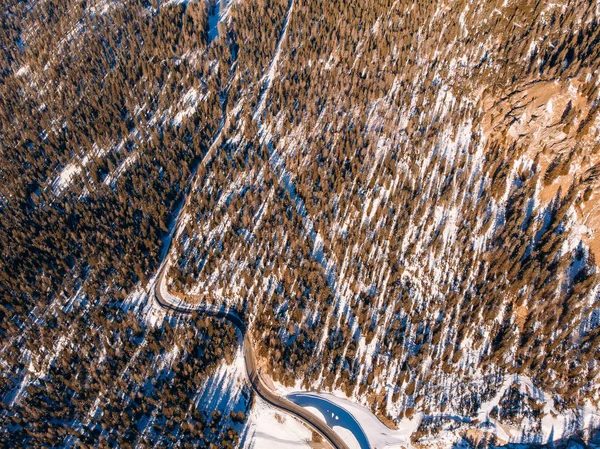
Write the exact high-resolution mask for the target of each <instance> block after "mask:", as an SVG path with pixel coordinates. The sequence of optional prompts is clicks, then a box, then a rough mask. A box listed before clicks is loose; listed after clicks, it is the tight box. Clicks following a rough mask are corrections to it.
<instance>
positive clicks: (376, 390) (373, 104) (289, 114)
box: [0, 0, 600, 447]
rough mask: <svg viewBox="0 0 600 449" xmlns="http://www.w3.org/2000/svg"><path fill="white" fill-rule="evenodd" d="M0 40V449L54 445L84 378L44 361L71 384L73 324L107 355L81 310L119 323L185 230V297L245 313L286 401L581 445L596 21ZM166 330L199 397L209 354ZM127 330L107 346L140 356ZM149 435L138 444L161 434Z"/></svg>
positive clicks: (134, 6) (148, 9) (263, 3)
mask: <svg viewBox="0 0 600 449" xmlns="http://www.w3.org/2000/svg"><path fill="white" fill-rule="evenodd" d="M0 17H1V20H2V27H0V29H1V32H2V36H1V38H0V39H1V42H2V46H1V47H0V48H1V50H0V58H1V59H0V61H2V63H1V64H0V105H1V106H0V144H1V146H0V148H1V158H2V160H1V163H0V173H1V177H0V214H1V215H2V220H1V223H0V242H1V243H0V249H1V251H2V262H1V266H0V292H1V294H2V298H3V301H2V306H1V308H0V323H1V326H0V336H1V338H2V348H3V349H2V355H1V358H0V363H1V365H0V366H2V376H1V378H0V394H1V396H2V398H3V404H4V405H3V407H4V408H3V409H0V414H1V416H2V417H10V420H8V421H6V422H7V424H5V426H6V427H5V430H9V432H7V435H10V434H12V435H14V437H13V439H12V440H10V438H11V437H7V438H9V439H7V440H6V441H13V442H14V441H18V440H20V439H23V438H31V439H32V440H28V441H33V442H35V441H38V442H40V441H44V440H43V439H42V438H43V437H42V436H41V431H40V430H39V429H38V428H37V427H36V426H37V424H36V423H42V422H43V419H41V416H42V415H43V413H44V410H46V408H45V407H49V406H48V405H47V404H48V400H47V399H44V398H43V397H42V396H41V395H42V392H44V391H46V392H47V391H48V389H53V388H56V386H55V385H69V382H72V381H70V380H69V379H65V376H64V374H63V373H62V372H59V373H54V372H53V371H51V370H47V369H42V370H40V366H45V365H48V366H50V367H51V366H58V364H59V363H60V364H62V365H64V368H65V369H66V366H68V365H69V364H71V365H75V364H76V363H77V362H76V361H73V360H72V359H64V361H63V359H62V358H61V357H63V356H62V355H60V354H62V353H63V352H62V348H76V347H77V344H78V343H77V340H76V337H75V336H74V335H75V334H71V333H69V332H68V329H69V326H70V325H71V323H79V324H77V325H75V326H74V329H81V332H83V334H86V335H87V336H86V337H77V338H78V339H79V338H81V339H82V340H81V342H82V344H83V343H84V342H85V341H88V340H86V338H89V339H90V340H89V341H94V340H93V339H94V338H99V337H97V336H96V334H95V332H102V330H103V329H105V328H104V322H103V320H102V319H101V318H99V317H96V316H95V315H90V314H91V313H94V312H93V311H95V310H104V311H106V310H107V309H106V308H109V309H110V310H111V311H110V313H108V312H107V316H108V320H109V322H114V323H120V322H121V321H120V320H121V319H122V318H120V317H121V314H122V313H123V312H119V310H122V309H127V308H128V307H129V304H130V302H131V298H132V295H135V294H138V293H139V292H140V291H145V290H147V289H148V287H149V285H150V284H151V283H152V279H153V277H154V276H155V275H156V270H157V268H158V266H159V264H160V262H161V261H162V260H164V258H165V256H166V254H165V252H166V248H167V247H168V244H169V242H170V239H171V238H172V237H173V236H174V253H173V255H174V263H173V264H172V265H171V267H170V270H169V272H168V278H169V282H168V287H169V289H170V291H171V293H172V294H176V295H179V296H180V297H181V298H182V299H185V300H186V301H195V302H203V303H204V302H208V303H214V304H217V305H222V304H226V305H229V306H232V307H235V308H236V309H238V310H240V311H241V312H242V313H244V314H245V317H246V319H247V321H248V323H249V328H250V329H251V332H252V333H253V337H254V338H253V340H254V341H255V342H257V344H258V347H257V348H256V353H257V356H258V358H259V362H260V363H261V365H262V367H263V369H264V370H265V371H268V372H269V373H270V374H271V376H272V377H273V379H274V380H275V381H277V382H279V383H280V384H283V385H288V386H290V385H294V386H295V387H297V388H301V389H310V390H317V389H319V390H325V391H335V392H336V393H337V394H339V395H346V396H348V397H349V398H351V399H352V400H354V401H356V402H359V403H361V404H363V405H366V406H367V407H369V408H370V409H371V410H372V411H373V412H374V413H375V414H376V415H377V416H378V417H379V418H380V419H382V420H383V421H384V422H385V423H386V424H387V425H388V426H390V427H398V426H399V427H401V428H408V427H407V426H414V425H415V421H414V420H418V423H419V424H418V425H417V426H416V427H417V430H415V431H414V432H413V433H412V435H411V444H412V445H415V446H421V445H444V446H449V445H452V444H454V443H457V442H460V441H463V442H465V441H466V442H469V444H475V443H478V442H481V441H483V442H486V443H494V444H504V443H508V442H523V443H546V442H549V441H555V440H561V439H566V438H569V437H571V436H573V435H577V436H579V437H581V438H583V439H584V440H585V441H588V442H589V441H591V440H593V435H594V430H595V429H596V428H598V426H599V425H600V415H599V412H598V409H599V406H600V404H599V401H600V391H599V387H600V381H599V373H600V367H599V365H598V360H599V359H600V299H599V296H598V294H599V288H598V285H599V278H598V268H597V262H596V258H597V257H598V256H600V253H599V252H600V240H599V239H600V237H599V235H600V234H599V233H598V231H599V227H600V215H599V213H598V199H599V198H600V196H599V195H600V184H599V182H600V181H599V180H598V171H599V170H600V169H599V165H598V164H599V163H600V152H599V151H600V98H599V90H598V89H599V82H600V79H599V71H598V69H599V65H600V26H599V24H598V20H600V6H599V5H598V4H596V3H595V2H591V1H576V2H571V3H564V4H561V3H551V2H543V1H516V0H503V1H489V2H484V3H481V2H469V1H462V0H457V1H453V2H452V1H436V2H430V1H423V2H404V1H401V0H395V1H394V0H368V1H365V2H341V1H321V0H311V1H305V0H290V1H288V0H260V1H257V2H250V1H246V0H237V1H232V2H217V3H216V4H215V3H210V2H205V1H189V2H188V1H160V0H152V1H146V0H127V1H125V2H113V1H109V0H103V1H100V2H89V1H79V0H72V1H61V2H59V1H54V0H43V1H41V0H40V1H25V2H21V1H17V0H11V1H9V2H8V3H7V5H6V7H5V8H4V10H3V11H2V13H1V14H0ZM200 161H204V162H203V163H200ZM179 214H181V215H179ZM178 216H179V217H182V219H181V221H178V222H175V218H176V217H178ZM177 225H178V226H177ZM136 310H138V309H136ZM92 318H93V320H101V321H102V324H100V323H96V324H93V323H95V321H94V322H93V323H92V324H91V325H90V324H88V322H89V320H91V319H92ZM127 319H128V320H135V319H136V318H135V317H129V318H127ZM139 320H140V324H139V326H141V328H143V329H145V327H146V326H148V328H149V329H156V328H158V329H160V327H161V326H160V325H161V324H162V323H163V321H162V319H159V320H154V321H153V320H149V319H148V317H147V316H145V315H141V316H140V317H139ZM150 321H152V322H150ZM132 322H133V321H132ZM111 326H116V327H118V326H117V325H116V324H114V325H111ZM177 326H181V329H188V327H189V329H190V330H189V331H187V330H186V331H185V332H188V334H189V338H190V339H194V340H197V342H194V343H191V342H186V343H185V345H190V344H194V345H197V346H198V347H197V348H196V346H194V347H193V348H191V347H190V348H188V347H187V346H185V345H184V346H181V345H180V346H181V348H182V349H181V351H182V353H184V354H187V355H185V356H181V364H182V368H181V369H182V370H183V371H184V372H188V371H189V369H188V368H186V367H187V366H194V367H195V369H197V370H198V373H199V374H198V376H199V378H198V381H199V382H200V383H201V382H203V379H206V378H208V377H209V376H210V374H211V372H212V371H211V370H212V369H214V367H212V365H211V363H212V362H211V361H212V359H210V357H213V356H216V357H219V355H220V354H221V353H220V352H219V351H218V349H219V348H220V347H214V346H211V345H210V344H209V342H208V341H207V340H206V339H204V338H203V337H202V336H203V335H204V334H203V332H204V329H205V324H203V325H199V324H198V322H197V320H191V322H190V323H180V324H177V325H176V329H179V327H177ZM87 328H89V329H93V331H92V330H90V331H89V335H88V333H87V331H86V330H85V329H87ZM77 332H79V331H77ZM123 332H124V331H116V330H111V331H110V332H109V331H107V338H114V339H115V341H114V342H111V343H110V346H111V347H114V348H115V351H117V352H118V348H119V347H123V348H128V347H129V346H128V345H130V344H132V343H131V342H132V341H135V342H136V344H141V343H140V342H141V340H140V338H141V337H140V336H139V335H138V336H136V335H137V334H136V335H133V334H132V335H130V336H129V334H127V333H125V334H124V333H123ZM140 332H142V331H140ZM143 332H155V331H151V330H148V331H146V330H144V331H143ZM156 332H161V331H160V330H156ZM181 332H184V331H183V330H182V331H181ZM224 332H225V331H224ZM40 335H41V336H43V338H40ZM111 335H112V336H111ZM144 335H146V334H144ZM113 336H114V337H113ZM198 336H200V338H198ZM144 338H146V337H144ZM170 338H171V334H169V331H167V334H166V337H165V341H170V340H169V339H170ZM208 340H210V339H208ZM232 345H233V346H235V343H233V342H232ZM57 348H58V350H57ZM155 349H156V351H155V355H153V356H152V357H155V358H156V359H157V360H159V359H160V358H161V357H164V354H163V353H162V352H161V351H162V350H161V349H160V348H158V347H157V348H155ZM163 349H164V348H163ZM230 349H233V348H224V347H223V348H221V350H223V351H226V350H230ZM123 350H124V351H126V349H123ZM125 353H126V354H129V353H128V352H125ZM52 354H58V355H56V359H54V357H55V356H54V355H52ZM68 354H70V353H68ZM194 354H195V355H194ZM201 354H202V356H200V355H201ZM109 355H110V357H108V356H107V357H106V358H102V357H101V358H100V359H99V360H95V359H93V358H92V359H90V361H88V362H86V363H94V364H99V365H100V366H103V364H105V363H110V360H112V358H113V354H112V353H111V354H109ZM69 357H70V355H69ZM85 357H91V356H90V355H89V354H85ZM148 357H150V355H149V356H148ZM195 357H201V359H202V360H203V362H202V364H200V365H201V366H200V365H199V366H196V365H195V363H198V362H194V360H195ZM53 360H56V361H53ZM115 363H117V364H118V363H119V362H115ZM141 363H142V365H140V366H143V367H144V368H140V370H142V369H143V370H145V371H143V373H144V375H145V376H155V377H157V379H159V381H160V379H161V374H160V372H158V371H157V372H155V373H154V374H151V368H150V367H147V366H146V364H147V361H143V362H141ZM84 365H85V364H84ZM150 366H151V367H154V368H152V369H156V367H157V365H156V364H152V363H150ZM82 369H83V368H82ZM85 369H87V368H85ZM175 372H177V371H175ZM127 379H128V378H126V379H125V382H129V381H128V380H127ZM119 382H121V381H119ZM136 382H138V383H137V384H136V385H141V384H140V383H139V382H142V380H141V378H140V379H138V380H135V379H134V382H133V383H134V384H135V383H136ZM182 385H183V386H182V387H181V391H182V392H181V393H177V394H180V398H181V400H182V401H183V402H182V404H184V403H185V401H186V400H187V399H186V398H188V399H189V398H193V397H195V396H194V395H195V394H196V393H194V390H193V388H192V387H191V386H186V385H184V384H182ZM84 387H85V386H78V388H71V390H72V391H73V392H74V393H75V394H74V395H73V397H74V398H77V397H78V394H79V393H78V392H79V391H80V388H84ZM69 388H70V387H69ZM94 388H95V387H94ZM120 388H122V391H123V392H127V393H126V394H129V393H130V392H132V391H136V389H137V388H138V387H136V386H134V385H133V384H131V385H130V383H125V384H123V385H120ZM190 388H192V389H190ZM159 390H160V389H158V390H157V391H159ZM86 391H87V390H86ZM92 391H93V392H94V393H88V395H89V396H90V398H91V397H92V396H93V397H94V398H97V399H95V400H96V401H97V402H98V404H104V402H102V401H103V399H102V396H98V393H97V392H96V390H94V389H92ZM131 394H134V393H131ZM173 394H176V393H173ZM52 400H53V401H58V402H59V403H61V404H62V403H63V402H64V401H67V400H72V399H70V398H66V397H64V398H62V399H60V400H58V399H55V398H54V397H52ZM131 400H132V401H135V398H134V397H133V396H132V398H131ZM156 400H158V399H156V398H154V397H153V399H152V401H156ZM27 404H34V405H35V406H36V407H38V406H39V407H40V408H39V409H37V408H36V407H33V406H31V407H30V408H31V409H32V410H33V412H29V411H27V412H25V411H24V410H26V409H27V407H26V405H27ZM40 404H46V405H44V406H41V405H40ZM81 404H87V402H85V403H81ZM98 404H97V405H98ZM111 404H112V402H111ZM131 404H132V402H128V401H125V402H123V403H119V405H115V406H114V407H116V410H117V411H118V413H117V412H115V413H116V414H115V417H116V416H119V413H138V412H129V408H128V407H131V406H132V405H131ZM152 404H153V407H154V406H156V402H152ZM186 404H187V403H186ZM244 404H246V406H247V407H249V406H250V404H251V401H250V402H247V403H246V402H244ZM188 406H189V404H188V405H186V406H185V407H184V406H183V405H182V406H181V407H183V409H186V410H188V411H187V412H185V413H183V414H182V415H180V419H182V420H190V421H189V422H192V421H193V422H195V421H194V420H195V419H196V418H194V414H193V410H195V409H194V407H193V406H190V407H189V408H186V407H188ZM85 407H86V406H84V405H81V410H84V409H85ZM183 409H182V410H183ZM113 411H114V410H111V413H112V412H113ZM28 413H34V415H31V414H28ZM153 413H155V414H156V413H158V412H153ZM160 413H161V414H162V413H163V411H162V410H161V411H160ZM106 414H107V415H106V416H109V412H108V411H107V412H106ZM99 416H100V415H99ZM132 416H133V415H132ZM136 416H138V415H136ZM140 416H141V415H140ZM144 416H146V415H144ZM152 416H154V415H152ZM160 416H162V415H160ZM171 416H172V415H171ZM169 417H170V416H167V417H166V418H165V419H167V418H169ZM69 419H70V421H68V420H66V419H63V418H62V416H61V417H57V418H56V420H53V421H52V425H55V426H57V427H58V428H59V429H60V430H52V432H58V435H59V436H57V434H56V433H55V434H53V438H54V440H55V441H57V440H56V439H57V438H59V437H60V440H59V441H60V442H61V443H60V444H63V445H67V446H68V445H73V444H75V441H76V440H77V441H78V442H85V443H86V444H92V445H97V443H98V441H100V440H99V438H104V440H102V441H105V442H106V444H108V445H113V446H114V445H123V444H124V442H123V441H121V440H119V439H118V437H119V433H120V432H119V430H118V427H114V428H113V427H112V426H113V425H114V424H113V422H114V421H115V420H105V421H104V422H103V423H101V422H98V423H93V422H92V421H90V422H92V424H89V422H88V424H85V423H86V421H85V420H82V418H81V417H77V416H76V417H72V416H71V417H69ZM131 419H133V418H131ZM160 419H162V418H160ZM202 419H203V420H204V421H203V422H206V423H209V422H213V423H214V424H213V430H212V431H211V432H206V433H205V436H206V438H204V439H202V440H200V439H198V438H197V435H193V434H185V438H188V440H186V441H188V442H190V444H202V445H206V446H207V447H208V446H209V445H210V444H211V443H212V444H220V445H224V444H235V441H238V437H237V432H238V431H240V430H241V426H243V422H244V421H245V415H244V416H238V414H237V413H236V415H234V416H233V417H231V420H229V421H227V420H221V418H220V417H219V419H214V420H213V421H211V419H212V418H209V417H208V416H203V418H202ZM234 421H235V422H237V424H235V423H234ZM23 422H32V423H34V424H32V425H33V427H34V429H33V430H27V428H24V427H23V426H22V423H23ZM144 422H146V421H139V425H138V426H137V427H136V428H137V433H136V434H135V435H130V441H129V440H128V442H129V443H131V441H133V442H141V441H146V440H143V439H144V438H146V439H147V441H146V442H147V443H148V444H152V443H153V441H152V440H153V439H156V438H158V436H157V435H155V434H152V433H150V434H149V433H148V432H144V430H143V429H144V425H143V423H144ZM408 422H410V424H407V423H408ZM81 423H83V425H82V424H81ZM238 424H239V425H238ZM236 425H237V427H236ZM228 426H229V427H228ZM410 428H411V429H412V427H410ZM67 429H70V430H67ZM111 429H112V430H111ZM236 429H237V430H236ZM44 431H47V430H46V429H45V428H44ZM229 431H231V432H232V433H228V432H229ZM234 431H235V434H234V433H233V432H234ZM19 432H29V433H28V436H27V437H25V436H24V434H23V433H19ZM182 432H183V431H174V432H173V433H171V434H170V435H171V436H172V437H173V439H172V441H173V444H175V441H181V443H182V444H183V442H184V440H183V438H184V437H183V436H182V435H184V433H182ZM138 433H139V435H138ZM67 434H69V435H71V436H67ZM180 436H181V438H182V439H180V440H178V438H179V437H180ZM36 438H37V440H36ZM194 438H196V439H194ZM154 441H157V440H154ZM161 441H162V440H161ZM163 442H164V441H163ZM32 444H34V443H32ZM40 444H41V443H40ZM102 444H104V443H102ZM131 444H134V443H131ZM139 444H142V443H139ZM164 444H167V445H168V444H171V443H166V442H164ZM34 445H35V444H34Z"/></svg>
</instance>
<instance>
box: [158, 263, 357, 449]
mask: <svg viewBox="0 0 600 449" xmlns="http://www.w3.org/2000/svg"><path fill="white" fill-rule="evenodd" d="M167 267H168V264H165V265H164V266H163V268H162V269H161V271H160V273H159V276H158V280H157V282H156V287H155V294H154V297H155V299H156V303H157V304H158V305H159V306H160V307H162V308H163V309H165V310H168V311H170V312H175V313H182V314H191V313H193V312H198V313H205V314H206V315H208V316H212V317H214V318H218V319H224V320H227V321H229V322H230V323H231V324H233V325H234V326H235V327H236V328H237V329H238V330H239V331H240V333H241V335H242V336H243V343H242V344H243V351H244V362H245V365H246V373H247V375H248V379H249V380H250V385H251V386H252V388H253V389H254V391H255V392H256V394H258V395H259V396H260V397H261V398H262V399H264V400H265V401H266V402H268V403H269V404H271V405H272V406H274V407H277V408H279V409H281V410H283V411H285V412H287V413H289V414H290V415H293V416H295V417H296V418H299V419H300V420H302V421H303V422H305V423H306V424H308V426H309V427H311V428H312V429H314V430H316V431H317V432H318V433H319V434H320V435H321V436H322V437H323V438H325V439H326V440H327V441H329V443H331V444H332V445H333V447H334V448H335V449H349V448H348V446H347V445H346V443H344V441H342V439H341V438H340V437H339V436H338V434H336V433H335V432H334V431H333V430H332V429H331V428H330V427H329V426H328V425H327V424H326V423H325V422H324V421H323V420H322V419H320V418H318V417H317V416H315V415H313V414H312V413H310V412H309V411H308V410H306V409H304V408H302V407H300V406H299V405H296V404H294V403H293V402H291V401H288V400H287V399H285V398H283V397H281V396H279V395H277V393H275V392H274V391H272V390H270V389H269V387H268V386H267V385H266V384H265V382H264V381H263V379H262V378H261V377H260V375H259V371H258V369H257V367H256V358H255V357H254V349H253V345H252V337H251V336H250V333H249V332H247V330H248V328H247V326H246V323H245V322H244V320H242V319H241V318H240V316H239V315H238V314H237V313H235V311H233V310H229V309H222V308H217V307H215V306H211V305H195V306H193V305H191V304H187V303H184V302H182V301H178V302H174V301H173V300H172V299H170V298H168V297H165V295H163V292H161V290H162V289H161V285H163V284H162V283H163V282H164V281H165V273H166V268H167Z"/></svg>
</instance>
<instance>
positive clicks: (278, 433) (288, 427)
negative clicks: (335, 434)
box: [242, 397, 312, 449]
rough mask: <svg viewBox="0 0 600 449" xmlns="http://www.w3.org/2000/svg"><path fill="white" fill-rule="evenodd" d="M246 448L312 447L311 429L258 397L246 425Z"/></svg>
mask: <svg viewBox="0 0 600 449" xmlns="http://www.w3.org/2000/svg"><path fill="white" fill-rule="evenodd" d="M246 428H247V431H246V435H245V436H244V444H243V446H242V447H243V448H244V449H274V448H277V449H303V448H306V449H308V448H310V447H311V446H310V444H309V443H308V442H309V441H311V439H312V433H311V431H310V430H309V429H308V428H307V427H305V426H304V425H303V424H302V423H301V422H299V421H298V420H296V419H295V418H293V417H291V416H289V415H286V414H285V413H281V412H279V411H277V410H276V409H274V408H273V407H271V406H270V405H269V404H267V403H266V402H265V401H263V400H262V399H260V398H259V397H256V400H255V402H254V406H253V407H252V411H251V412H250V415H249V417H248V423H247V425H246Z"/></svg>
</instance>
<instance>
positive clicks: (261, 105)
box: [253, 0, 294, 123]
mask: <svg viewBox="0 0 600 449" xmlns="http://www.w3.org/2000/svg"><path fill="white" fill-rule="evenodd" d="M293 10H294V0H291V1H290V8H289V9H288V13H287V15H286V17H285V20H284V22H283V30H282V32H281V36H279V41H278V42H277V46H276V47H275V55H274V56H273V59H272V60H271V64H270V65H269V71H268V72H267V74H266V75H265V76H264V77H263V79H265V78H266V79H265V83H264V84H263V87H262V89H261V91H260V96H259V100H258V105H257V106H256V110H255V111H254V115H253V119H254V120H255V121H258V122H259V123H261V122H262V120H260V118H261V116H262V113H263V111H264V109H265V101H266V99H267V93H268V92H269V90H271V85H272V84H273V78H274V77H275V73H276V72H277V66H278V65H279V58H280V57H281V45H282V43H283V42H284V41H285V39H286V37H287V31H288V23H289V21H290V17H291V16H292V11H293Z"/></svg>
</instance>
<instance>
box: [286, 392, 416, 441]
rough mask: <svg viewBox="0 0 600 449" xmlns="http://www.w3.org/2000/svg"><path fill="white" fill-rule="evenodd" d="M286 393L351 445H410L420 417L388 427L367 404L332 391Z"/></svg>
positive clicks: (288, 397) (291, 399)
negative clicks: (339, 395)
mask: <svg viewBox="0 0 600 449" xmlns="http://www.w3.org/2000/svg"><path fill="white" fill-rule="evenodd" d="M286 397H287V399H289V400H290V401H292V402H294V403H296V404H298V405H300V406H302V407H304V408H306V409H308V410H310V411H311V412H312V413H314V414H315V415H317V416H319V417H320V418H322V419H323V421H325V422H326V423H327V424H328V425H329V426H330V427H331V428H332V429H333V430H334V431H335V432H336V433H337V434H338V435H339V436H340V437H341V438H342V439H343V440H344V442H345V443H346V444H347V445H348V446H349V447H350V448H351V449H369V448H372V449H384V448H389V449H392V448H400V447H406V446H409V445H410V435H411V434H412V433H413V432H414V431H415V430H416V429H417V426H418V425H419V421H420V419H419V418H414V419H412V420H405V421H403V422H402V423H401V425H400V426H399V429H398V430H391V429H389V428H388V427H387V426H386V425H385V424H383V423H382V422H381V421H380V420H379V419H377V417H376V416H375V415H374V414H373V413H371V411H370V410H369V409H367V408H366V407H363V406H362V405H359V404H357V403H355V402H353V401H350V400H348V399H345V398H341V397H338V396H335V395H333V394H329V393H313V392H311V393H304V392H297V393H290V394H288V395H287V396H286Z"/></svg>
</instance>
